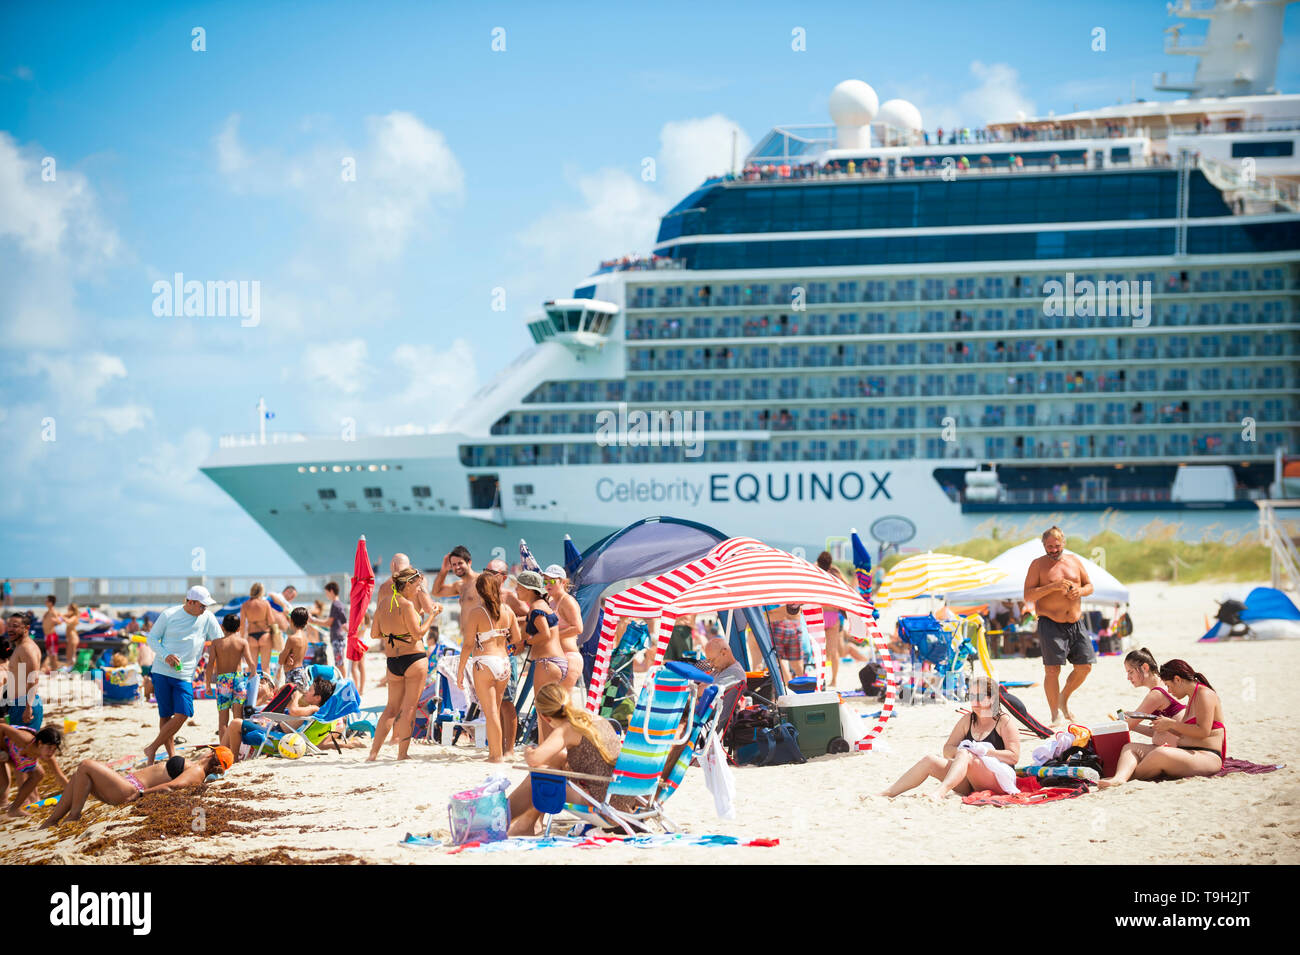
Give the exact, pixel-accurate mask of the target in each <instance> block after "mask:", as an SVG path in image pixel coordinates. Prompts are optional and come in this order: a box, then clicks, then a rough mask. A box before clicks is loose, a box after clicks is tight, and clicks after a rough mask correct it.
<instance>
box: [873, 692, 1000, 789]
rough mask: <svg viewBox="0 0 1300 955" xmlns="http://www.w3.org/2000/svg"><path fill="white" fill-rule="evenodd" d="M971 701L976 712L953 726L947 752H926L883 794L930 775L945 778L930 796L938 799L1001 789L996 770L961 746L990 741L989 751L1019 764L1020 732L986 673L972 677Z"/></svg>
mask: <svg viewBox="0 0 1300 955" xmlns="http://www.w3.org/2000/svg"><path fill="white" fill-rule="evenodd" d="M970 701H971V708H972V710H973V712H972V713H971V714H970V715H969V716H963V717H962V718H961V719H959V720H958V721H957V725H956V726H954V727H953V728H952V732H951V733H949V734H948V741H947V742H946V743H944V744H943V755H942V756H926V757H925V758H924V759H922V760H921V761H920V762H919V763H917V764H916V765H915V766H913V767H912V768H911V769H909V770H908V771H907V772H905V773H904V774H903V775H902V776H900V777H899V779H898V782H896V783H894V785H892V786H890V787H889V788H888V789H886V790H885V791H884V792H882V793H881V794H880V795H882V796H890V797H893V796H897V795H900V794H902V793H905V792H907V791H908V790H909V789H915V788H916V787H917V786H919V785H921V783H923V782H925V780H926V779H927V778H929V777H930V776H933V777H934V778H935V779H938V780H941V783H940V785H939V788H938V789H937V790H935V791H934V793H933V794H932V795H931V796H930V798H931V799H934V800H936V801H938V800H940V799H943V798H944V797H945V796H947V795H948V793H950V792H956V793H957V794H958V795H961V796H965V795H969V794H970V793H972V792H976V791H978V790H982V789H991V790H993V791H995V792H997V791H999V790H1000V787H999V786H998V781H997V777H995V776H994V775H993V771H992V770H991V769H989V768H988V767H987V766H985V765H984V763H983V762H981V761H980V759H979V758H978V757H977V756H976V754H975V753H974V752H972V751H971V750H968V749H958V746H959V744H960V743H961V742H962V741H963V740H970V741H971V742H974V743H988V744H989V745H991V746H992V747H993V749H992V750H991V751H990V752H988V753H986V754H985V755H987V756H991V757H993V758H994V759H996V760H998V761H999V762H1002V763H1006V764H1007V765H1008V766H1015V765H1016V761H1017V760H1018V759H1020V733H1019V731H1018V730H1017V729H1016V727H1015V726H1014V724H1012V722H1011V718H1010V717H1009V716H1007V714H1006V713H1003V712H1002V704H1001V701H1000V700H999V699H998V690H997V685H996V684H995V683H993V681H992V680H989V679H988V678H987V677H982V676H979V677H976V678H975V679H974V680H972V681H971V688H970Z"/></svg>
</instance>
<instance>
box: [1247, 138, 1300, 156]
mask: <svg viewBox="0 0 1300 955" xmlns="http://www.w3.org/2000/svg"><path fill="white" fill-rule="evenodd" d="M1294 155H1295V143H1293V142H1291V141H1290V140H1288V139H1282V140H1277V141H1276V142H1267V143H1233V144H1232V158H1233V159H1241V158H1244V157H1246V156H1259V157H1261V158H1264V157H1271V156H1294Z"/></svg>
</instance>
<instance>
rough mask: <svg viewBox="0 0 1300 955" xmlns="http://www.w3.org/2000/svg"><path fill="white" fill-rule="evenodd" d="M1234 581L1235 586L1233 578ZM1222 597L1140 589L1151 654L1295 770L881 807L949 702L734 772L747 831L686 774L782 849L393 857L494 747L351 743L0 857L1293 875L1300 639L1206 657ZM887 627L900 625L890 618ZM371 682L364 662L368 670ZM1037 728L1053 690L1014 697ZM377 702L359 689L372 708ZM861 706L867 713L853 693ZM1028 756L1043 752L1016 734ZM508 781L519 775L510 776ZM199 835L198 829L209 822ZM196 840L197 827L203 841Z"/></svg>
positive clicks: (1299, 816) (1187, 589)
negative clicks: (787, 762)
mask: <svg viewBox="0 0 1300 955" xmlns="http://www.w3.org/2000/svg"><path fill="white" fill-rule="evenodd" d="M1234 586H1239V585H1234ZM1227 589H1228V586H1227V585H1222V584H1215V583H1201V584H1195V585H1184V586H1169V585H1166V584H1158V583H1146V584H1136V585H1134V586H1133V587H1132V594H1133V602H1132V616H1133V619H1134V622H1135V626H1136V628H1137V629H1136V633H1135V637H1134V640H1135V641H1136V644H1135V645H1138V646H1146V647H1149V648H1150V649H1151V650H1152V652H1153V653H1154V654H1155V656H1156V657H1157V659H1159V660H1161V661H1164V660H1165V659H1168V658H1171V657H1183V658H1185V659H1188V660H1189V661H1190V662H1191V663H1192V664H1193V665H1194V666H1195V667H1196V668H1197V669H1199V670H1200V671H1201V672H1202V673H1204V674H1205V675H1206V676H1207V677H1208V678H1209V679H1210V681H1211V682H1212V683H1213V684H1214V686H1215V688H1216V689H1217V690H1218V691H1219V692H1220V694H1221V696H1222V699H1223V705H1224V710H1225V713H1226V717H1227V724H1228V743H1229V754H1230V755H1232V756H1235V757H1238V758H1243V759H1250V760H1253V761H1256V762H1266V763H1274V762H1281V763H1287V764H1288V765H1287V766H1286V768H1284V769H1282V770H1280V771H1278V772H1275V773H1271V774H1266V775H1259V776H1251V775H1246V774H1236V775H1232V776H1228V777H1225V778H1221V779H1189V780H1181V781H1175V782H1162V783H1142V782H1132V783H1129V784H1128V785H1126V786H1125V787H1123V788H1122V789H1119V790H1112V791H1108V792H1095V791H1094V792H1092V793H1089V794H1088V795H1085V796H1083V797H1081V798H1078V799H1073V800H1066V801H1062V802H1057V803H1052V804H1048V805H1043V806H1034V807H1023V808H1022V807H1016V808H994V807H975V806H965V805H963V804H962V803H961V802H960V800H959V799H958V798H956V797H953V798H950V799H949V800H947V801H946V802H944V803H941V804H935V803H933V802H931V801H930V800H929V799H927V798H926V796H927V795H928V793H929V792H930V791H931V790H932V789H933V787H934V786H935V785H937V784H935V783H933V782H929V783H926V784H925V785H923V786H922V787H921V788H920V789H919V790H916V791H914V792H912V793H909V794H907V795H904V796H901V797H899V798H897V799H893V800H889V799H884V798H881V797H878V796H874V795H871V794H872V793H875V792H878V791H879V790H881V789H882V788H884V787H885V786H887V785H888V784H889V783H891V782H892V781H893V780H894V779H895V778H896V777H897V776H898V775H899V774H900V773H901V772H902V771H903V770H905V769H906V768H907V767H908V766H910V765H911V764H912V763H913V762H915V761H916V760H917V759H919V758H920V757H921V756H923V755H924V754H926V753H929V752H937V750H938V748H939V747H940V745H941V744H942V741H943V739H944V738H945V736H946V734H947V732H948V731H949V730H950V729H951V727H952V725H953V723H954V722H955V720H956V719H957V716H958V713H957V708H956V707H955V706H953V705H949V704H931V705H919V706H912V707H903V708H901V709H900V710H899V711H898V715H897V716H896V718H895V719H894V720H892V721H891V723H890V724H889V725H888V727H887V728H886V730H885V732H884V734H883V739H884V740H885V743H886V747H885V748H884V751H877V752H872V753H864V754H856V753H855V754H848V755H843V756H827V757H822V758H818V759H815V760H812V761H810V762H808V763H807V764H805V765H799V766H781V767H772V768H739V769H736V770H735V776H736V790H737V805H736V809H737V818H736V819H735V820H734V821H723V820H720V819H718V818H717V816H716V815H715V813H714V810H713V801H712V797H711V795H710V794H709V792H708V790H707V789H706V788H705V785H704V780H703V775H702V773H700V772H699V771H698V770H695V769H693V770H692V771H691V773H690V774H688V776H687V778H686V781H685V782H684V783H683V785H682V787H681V789H680V791H679V792H678V793H677V795H676V796H675V797H674V798H673V800H672V802H671V803H670V804H669V807H670V810H671V812H670V815H671V816H672V818H673V819H674V820H675V821H676V822H677V823H678V824H679V825H680V826H682V827H683V828H685V829H686V830H687V831H689V832H691V833H693V834H726V835H731V836H735V837H737V838H739V839H740V840H741V842H742V843H743V842H747V841H749V840H752V839H779V840H780V845H779V846H777V847H773V848H758V847H746V846H743V845H741V846H734V847H722V848H699V847H686V846H673V847H666V848H655V849H639V848H632V847H627V846H607V847H604V848H600V849H561V848H553V849H545V850H541V851H532V852H508V853H481V854H480V853H460V854H457V855H449V854H448V853H447V851H446V850H445V849H443V848H417V847H408V846H403V845H401V844H400V842H401V840H402V838H403V837H404V836H405V835H406V834H407V833H415V834H420V835H430V834H431V835H434V836H435V837H438V836H441V837H443V838H446V836H447V835H448V833H447V799H448V796H449V795H450V794H451V793H453V792H456V791H459V790H462V789H465V788H468V787H470V786H472V785H475V784H477V783H479V782H481V781H482V780H483V779H484V778H485V777H486V776H487V775H488V771H489V767H488V766H487V765H486V763H485V759H486V756H485V751H484V750H475V749H473V748H471V747H470V746H468V745H465V744H462V745H461V746H459V747H457V748H455V749H454V750H452V749H447V748H444V747H442V746H437V745H416V746H413V747H412V753H413V755H414V758H413V759H411V760H409V761H407V762H405V763H400V764H399V763H397V762H396V761H395V760H394V759H393V756H392V755H391V754H392V752H393V750H392V749H391V748H389V749H388V750H386V755H385V756H383V757H381V758H380V760H379V761H378V762H376V763H366V762H364V758H365V751H364V750H361V749H353V750H345V751H344V752H343V753H342V754H341V755H338V754H330V755H326V756H323V757H311V758H304V759H299V760H296V761H291V760H285V759H270V758H264V759H258V760H255V761H249V762H243V763H238V764H236V765H235V766H234V767H233V768H232V769H231V771H230V772H228V773H227V774H226V777H225V779H223V780H222V781H221V782H218V783H213V784H210V785H208V786H207V787H205V788H204V790H203V791H201V792H200V793H197V794H190V795H181V796H172V797H170V799H168V798H167V797H154V798H151V799H150V800H148V801H146V802H145V803H140V804H136V805H133V806H123V807H109V806H104V805H102V804H100V803H98V802H96V801H95V800H93V799H92V800H91V801H90V802H88V803H87V811H86V814H85V817H84V818H83V820H82V821H81V822H80V823H76V824H65V825H63V826H62V827H60V829H59V830H58V831H57V832H51V831H38V830H37V829H36V825H37V823H38V822H39V821H40V819H41V818H42V816H43V815H44V814H45V813H46V812H47V811H48V810H45V809H35V810H32V812H31V814H30V816H29V817H27V818H26V819H7V818H6V819H4V820H3V821H0V858H3V860H4V861H5V862H10V863H13V862H17V863H37V862H46V863H85V862H95V863H155V862H166V863H195V864H204V863H210V862H246V861H261V862H267V861H302V862H308V861H347V862H356V861H364V862H382V863H424V864H440V863H441V864H454V865H472V864H480V863H492V862H509V863H521V862H527V863H536V864H564V863H573V862H577V861H583V862H602V863H625V862H646V863H660V864H671V863H679V862H685V861H688V859H689V861H691V862H713V863H729V864H735V863H745V862H784V863H816V862H845V863H875V862H880V861H884V860H888V861H890V862H895V863H899V862H901V863H954V862H956V863H974V862H983V863H995V864H1010V863H1043V862H1048V863H1062V862H1070V863H1086V864H1094V863H1108V864H1111V863H1120V864H1147V865H1151V864H1155V865H1160V864H1169V865H1175V864H1186V863H1193V864H1195V863H1220V864H1224V863H1227V864H1232V863H1250V864H1260V863H1290V864H1294V863H1296V862H1300V786H1298V785H1297V775H1296V768H1295V765H1294V763H1295V758H1296V752H1295V750H1296V745H1295V742H1294V733H1293V731H1292V730H1291V727H1290V725H1289V724H1290V710H1291V702H1292V701H1293V700H1294V699H1295V691H1294V688H1293V687H1292V686H1291V685H1290V679H1291V674H1293V673H1295V672H1298V671H1300V642H1297V641H1268V642H1264V641H1260V642H1234V643H1225V644H1200V645H1198V644H1197V643H1196V638H1197V637H1198V636H1200V634H1201V633H1203V632H1204V618H1205V616H1206V614H1208V613H1211V612H1212V611H1213V610H1214V607H1215V600H1216V599H1218V598H1220V597H1221V596H1222V595H1223V593H1224V592H1225V591H1226V590H1227ZM881 623H882V625H887V626H892V616H891V615H890V614H888V613H886V614H883V615H882V620H881ZM997 670H998V676H999V677H1000V678H1001V679H1004V680H1040V679H1041V674H1042V668H1041V664H1040V662H1039V661H1038V660H1032V659H1031V660H1023V659H1012V660H1000V661H998V663H997ZM376 672H378V669H377V668H371V673H372V674H373V673H376ZM839 683H840V687H841V688H842V689H852V688H854V687H856V685H857V666H856V665H853V666H850V665H845V666H844V667H842V668H841V671H840V681H839ZM1016 692H1017V693H1019V694H1020V695H1021V698H1022V699H1023V700H1024V701H1025V702H1026V703H1027V704H1028V705H1029V706H1030V708H1031V710H1032V711H1033V712H1035V714H1036V715H1038V716H1039V717H1040V718H1041V717H1044V716H1045V715H1046V705H1045V703H1044V698H1043V694H1042V689H1041V686H1035V687H1032V688H1027V689H1023V690H1017V691H1016ZM1140 697H1141V694H1140V693H1139V692H1137V691H1135V690H1134V689H1133V688H1132V687H1130V686H1129V684H1128V683H1127V681H1126V680H1125V677H1124V669H1123V664H1122V662H1121V658H1120V657H1103V658H1101V659H1100V660H1099V662H1098V664H1097V666H1096V667H1095V668H1094V670H1093V672H1092V674H1091V675H1090V677H1089V679H1088V681H1087V683H1086V684H1085V685H1084V686H1083V688H1082V689H1081V690H1080V691H1079V692H1078V694H1077V695H1076V696H1075V698H1074V706H1073V708H1074V710H1075V713H1076V715H1077V716H1078V717H1080V719H1081V720H1083V721H1084V722H1094V723H1095V722H1102V721H1104V720H1105V719H1107V718H1108V714H1110V713H1112V712H1113V711H1114V710H1115V709H1116V708H1118V707H1120V706H1130V707H1131V706H1135V705H1136V703H1137V701H1138V700H1139V699H1140ZM383 701H384V691H383V690H381V689H376V688H367V689H366V691H365V693H364V703H365V705H376V704H381V703H382V702H383ZM853 705H855V706H858V707H861V708H862V709H863V710H864V711H869V710H874V709H875V708H876V707H875V706H867V705H866V704H865V701H863V700H861V699H860V698H859V699H857V700H854V701H853ZM196 710H197V712H196V715H195V719H194V724H196V725H193V724H192V725H188V726H186V727H185V728H184V729H183V730H182V732H181V735H182V736H183V737H185V738H186V739H187V740H189V741H190V743H191V744H193V743H200V742H207V741H211V740H212V739H213V738H214V734H215V729H216V720H217V718H216V704H215V702H213V701H211V700H202V701H198V702H197V703H196ZM64 718H70V719H75V720H77V721H78V727H77V729H76V731H75V732H73V733H71V734H70V735H69V737H68V744H67V746H65V756H64V759H63V763H64V765H65V767H66V768H67V769H68V770H69V771H71V769H72V768H74V767H75V766H76V764H77V762H78V761H79V760H80V759H82V758H85V757H87V756H90V757H93V758H97V759H102V760H106V761H110V760H112V759H114V758H117V757H121V756H125V755H129V754H132V753H138V752H139V751H140V749H141V747H142V746H143V745H144V744H145V743H146V742H147V741H148V740H149V739H150V738H151V737H152V736H153V734H154V732H155V729H156V712H155V710H154V709H153V707H151V706H144V705H140V706H126V707H117V708H95V709H82V710H70V709H69V710H64V711H62V712H60V710H59V707H58V705H57V704H56V705H54V706H47V711H46V720H47V722H51V721H60V720H62V719H64ZM1022 745H1023V756H1022V760H1021V762H1022V763H1024V762H1026V761H1027V757H1028V753H1029V751H1030V749H1031V748H1032V742H1031V741H1030V739H1029V738H1028V737H1022ZM505 772H507V774H508V775H509V776H510V777H511V779H512V781H517V780H519V779H521V778H522V776H523V774H522V773H521V772H519V771H517V770H509V769H507V770H505ZM200 822H201V823H202V825H201V826H200ZM200 828H201V829H202V831H194V830H195V829H200Z"/></svg>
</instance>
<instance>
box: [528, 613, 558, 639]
mask: <svg viewBox="0 0 1300 955" xmlns="http://www.w3.org/2000/svg"><path fill="white" fill-rule="evenodd" d="M538 617H544V618H545V619H546V623H547V626H551V627H554V626H558V625H559V622H560V615H559V614H558V613H548V612H547V611H545V610H539V609H537V608H534V609H532V610H530V611H528V622H527V623H526V624H524V633H526V634H528V635H529V636H530V637H535V636H537V623H536V620H537V618H538Z"/></svg>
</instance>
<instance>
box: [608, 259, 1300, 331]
mask: <svg viewBox="0 0 1300 955" xmlns="http://www.w3.org/2000/svg"><path fill="white" fill-rule="evenodd" d="M1201 268H1204V266H1201ZM1083 278H1085V276H1084V275H1079V274H1076V275H1075V281H1076V283H1077V282H1079V281H1080V280H1082V279H1083ZM1093 278H1095V276H1094V277H1093ZM1298 290H1300V280H1293V281H1291V282H1289V283H1288V282H1266V281H1263V280H1260V281H1256V282H1254V283H1245V282H1240V281H1235V280H1224V281H1221V282H1203V281H1193V280H1190V279H1188V280H1181V279H1179V278H1177V277H1175V276H1170V277H1168V278H1164V279H1161V280H1160V281H1159V282H1155V283H1153V284H1152V288H1151V294H1152V297H1153V298H1159V297H1162V296H1169V295H1174V296H1179V295H1220V294H1228V293H1238V294H1240V293H1242V292H1250V293H1255V292H1259V293H1269V292H1273V293H1277V292H1294V291H1298ZM1047 294H1048V292H1047V291H1045V290H1044V289H1043V287H1042V286H1037V285H1035V286H1032V287H1031V286H1026V287H1023V288H1021V289H1019V290H1012V289H1002V288H998V287H996V286H989V287H985V288H978V289H957V288H948V289H945V290H943V291H936V290H933V289H920V290H917V291H915V292H911V293H903V292H890V293H889V294H888V295H882V294H878V293H872V292H864V293H863V294H862V296H861V297H854V298H844V297H841V296H838V295H836V294H835V293H831V294H830V295H828V296H826V297H825V298H821V297H817V296H809V297H807V298H806V299H805V301H804V304H805V306H806V307H807V308H812V307H828V306H836V305H893V304H902V305H906V304H914V303H917V302H934V303H960V302H985V303H993V302H998V301H1003V302H1009V303H1012V304H1015V303H1017V302H1020V301H1023V300H1025V299H1038V300H1042V299H1043V298H1045V297H1046V296H1047ZM681 308H726V309H757V308H765V309H775V310H777V311H785V312H790V311H793V310H792V309H791V307H790V305H789V304H788V303H785V302H775V301H771V300H770V299H769V298H767V297H763V298H762V299H761V300H754V301H748V302H739V301H735V300H733V299H731V298H728V297H725V296H721V295H718V296H684V297H682V298H681V299H680V300H675V299H669V298H660V299H658V300H656V301H654V302H649V303H647V302H645V301H639V302H638V301H633V302H632V304H630V305H629V306H628V311H629V312H638V311H649V310H651V309H681ZM632 327H634V326H629V330H630V329H631V328H632ZM767 328H769V329H773V328H776V326H775V325H769V326H767ZM711 334H712V336H713V337H724V338H725V337H730V338H737V337H741V336H740V334H739V333H738V332H737V331H736V330H735V329H728V328H726V326H722V327H720V328H719V329H718V330H717V331H714V332H712V333H711ZM754 334H756V335H759V336H760V337H761V335H762V334H764V333H763V332H755V333H754ZM766 334H771V335H777V334H781V333H780V332H778V331H769V332H766ZM629 337H634V336H629ZM662 337H685V336H684V335H675V336H667V335H665V336H662Z"/></svg>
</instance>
